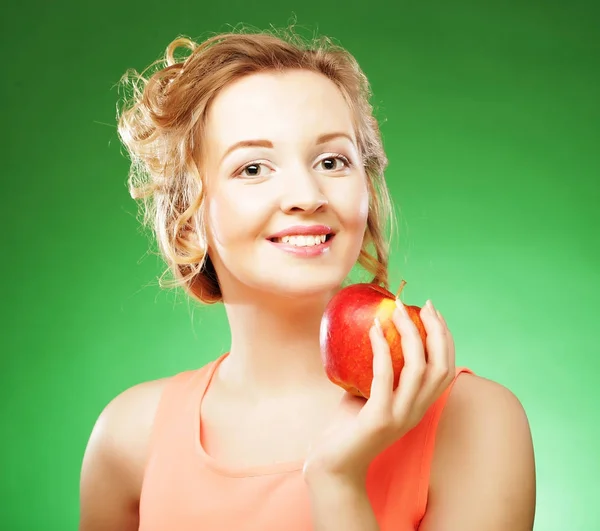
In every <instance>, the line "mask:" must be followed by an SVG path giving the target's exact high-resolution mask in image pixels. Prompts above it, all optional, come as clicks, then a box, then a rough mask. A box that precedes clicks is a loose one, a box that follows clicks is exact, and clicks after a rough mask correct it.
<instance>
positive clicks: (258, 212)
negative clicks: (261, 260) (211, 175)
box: [206, 190, 265, 251]
mask: <svg viewBox="0 0 600 531" xmlns="http://www.w3.org/2000/svg"><path fill="white" fill-rule="evenodd" d="M234 192H235V191H232V190H222V191H219V192H218V193H216V194H214V195H212V196H210V197H209V198H207V203H206V227H207V234H208V242H209V245H210V246H211V247H213V248H215V249H216V250H217V251H219V250H223V251H225V250H227V251H229V250H230V248H232V246H237V245H239V244H240V243H242V242H244V241H246V242H250V241H253V240H254V239H255V238H256V237H257V235H258V234H259V233H260V230H261V228H262V227H263V224H264V220H263V217H264V210H265V209H264V205H262V207H263V208H261V204H260V201H248V198H247V196H246V195H245V194H243V193H242V194H239V193H237V194H236V193H234Z"/></svg>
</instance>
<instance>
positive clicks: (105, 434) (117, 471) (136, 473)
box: [79, 378, 170, 531]
mask: <svg viewBox="0 0 600 531" xmlns="http://www.w3.org/2000/svg"><path fill="white" fill-rule="evenodd" d="M169 380H170V378H162V379H158V380H152V381H148V382H143V383H140V384H136V385H134V386H132V387H130V388H128V389H126V390H125V391H123V392H121V393H119V394H118V395H117V396H115V397H114V398H113V399H112V400H110V402H108V404H107V405H106V406H105V407H104V409H103V410H102V412H101V413H100V415H99V416H98V419H97V420H96V422H95V424H94V427H93V429H92V432H91V434H90V437H89V440H88V443H87V446H86V449H85V454H84V457H83V463H82V467H81V483H80V505H81V507H80V513H81V516H80V527H79V529H80V530H85V531H87V530H90V531H91V530H94V531H95V530H103V529H116V528H118V529H137V504H138V502H139V495H140V491H141V485H142V479H143V474H144V468H145V464H146V459H147V456H148V449H149V443H150V436H151V433H152V426H153V423H154V417H155V414H156V411H157V408H158V404H159V402H160V397H161V396H162V392H163V389H164V387H165V385H166V383H167V382H168V381H169Z"/></svg>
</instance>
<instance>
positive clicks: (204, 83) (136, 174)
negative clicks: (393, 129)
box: [117, 29, 393, 304]
mask: <svg viewBox="0 0 600 531" xmlns="http://www.w3.org/2000/svg"><path fill="white" fill-rule="evenodd" d="M180 48H185V49H187V50H189V51H190V53H188V54H187V55H185V56H181V57H176V53H175V52H176V51H177V50H178V49H180ZM287 69H304V70H308V71H311V72H316V73H320V74H322V75H324V76H326V77H327V78H328V79H330V80H331V81H332V82H333V83H335V85H336V86H337V87H338V89H339V90H340V91H341V93H342V94H343V96H344V98H345V100H346V102H347V103H348V106H349V108H350V110H351V112H352V116H353V125H354V127H355V130H356V134H357V142H358V150H359V153H360V156H361V160H362V164H363V167H364V170H365V173H366V175H367V180H368V190H369V212H368V217H367V227H366V231H365V235H364V241H363V245H362V249H361V252H360V255H359V257H358V263H359V264H360V265H361V266H362V267H363V268H364V269H365V270H366V271H367V272H368V273H370V274H372V275H373V279H372V282H373V283H376V284H380V285H383V286H384V287H386V288H387V287H388V273H387V267H388V260H389V244H388V240H387V238H386V235H385V232H386V223H387V221H388V219H389V217H390V216H391V215H393V209H392V204H391V200H390V195H389V192H388V189H387V186H386V183H385V179H384V176H383V174H384V170H385V168H386V167H387V158H386V155H385V153H384V150H383V143H382V138H381V134H380V130H379V125H378V122H377V120H376V119H375V117H374V115H373V107H372V105H371V103H370V101H369V100H370V97H371V88H370V85H369V82H368V80H367V78H366V76H365V74H364V73H363V71H362V70H361V68H360V67H359V65H358V63H357V61H356V59H355V58H354V57H353V56H352V55H351V54H350V53H349V52H348V51H347V50H345V49H344V48H342V47H340V46H338V45H335V44H333V42H332V40H331V39H330V38H328V37H313V38H311V39H303V38H301V37H300V36H299V35H297V34H296V33H294V32H293V31H292V30H290V29H287V30H284V31H276V30H271V31H257V32H253V31H248V30H245V31H244V32H235V31H234V32H228V33H221V34H216V35H213V36H211V37H210V38H208V39H207V40H205V41H204V42H202V43H200V44H198V43H196V42H195V41H193V40H192V39H190V38H188V37H185V36H181V37H178V38H176V39H175V40H173V41H172V42H171V43H170V44H169V45H168V46H167V48H166V51H165V54H164V56H163V57H161V58H160V59H159V60H157V61H155V62H154V63H152V64H151V65H150V66H149V67H147V68H146V69H145V70H144V71H142V73H138V72H137V71H136V70H134V69H128V70H127V71H126V72H125V74H124V75H123V77H122V78H121V80H120V84H121V85H122V86H125V87H126V88H131V90H130V91H129V94H128V95H126V97H125V101H124V104H123V106H122V108H121V109H119V110H118V111H117V120H118V133H119V137H120V139H121V141H122V143H123V144H124V146H125V147H126V149H127V151H128V153H129V156H130V160H131V165H130V169H129V174H128V184H129V192H130V194H131V196H132V198H133V199H136V200H140V210H141V212H142V213H143V220H142V223H143V225H144V226H145V227H147V228H150V229H151V230H152V233H153V237H154V238H156V241H157V243H158V247H159V250H160V253H161V255H162V258H163V259H164V261H165V262H166V264H167V266H168V267H167V269H166V270H165V271H164V273H163V275H162V276H161V278H160V279H159V282H160V285H161V287H163V288H164V287H177V286H180V287H182V288H184V290H185V291H186V292H188V293H189V294H190V295H192V296H193V297H195V298H196V299H198V300H199V301H201V302H203V303H206V304H211V303H215V302H219V301H221V300H222V294H221V289H220V286H219V281H218V278H217V275H216V272H215V269H214V266H213V264H212V263H211V260H210V258H209V256H208V253H207V250H208V249H207V243H206V227H205V225H204V215H203V214H204V195H205V191H204V185H203V181H202V169H201V168H202V164H201V160H200V158H201V157H200V153H201V149H200V148H201V143H202V134H203V132H204V126H205V118H206V114H207V111H208V109H209V105H210V104H211V101H212V100H213V99H214V98H215V96H216V95H217V94H218V93H219V91H220V90H221V89H223V88H224V87H225V86H227V85H228V84H229V83H231V82H233V81H235V80H237V79H240V78H241V77H243V76H248V75H251V74H253V73H259V72H265V71H285V70H287ZM192 234H193V235H194V237H193V238H191V237H190V235H192ZM370 247H372V248H373V251H371V250H369V249H370ZM169 271H170V272H171V273H172V275H173V278H172V279H171V280H165V276H166V274H167V273H169Z"/></svg>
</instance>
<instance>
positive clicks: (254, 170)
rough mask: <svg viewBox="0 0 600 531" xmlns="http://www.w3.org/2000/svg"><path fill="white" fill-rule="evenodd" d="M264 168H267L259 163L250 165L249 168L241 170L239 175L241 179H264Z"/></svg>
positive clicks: (245, 167)
mask: <svg viewBox="0 0 600 531" xmlns="http://www.w3.org/2000/svg"><path fill="white" fill-rule="evenodd" d="M264 168H265V165H264V164H259V163H253V164H248V165H247V166H244V167H243V168H242V169H241V170H240V172H239V173H238V175H239V176H240V177H246V178H248V179H251V178H252V177H264V176H265V174H266V172H265V170H264Z"/></svg>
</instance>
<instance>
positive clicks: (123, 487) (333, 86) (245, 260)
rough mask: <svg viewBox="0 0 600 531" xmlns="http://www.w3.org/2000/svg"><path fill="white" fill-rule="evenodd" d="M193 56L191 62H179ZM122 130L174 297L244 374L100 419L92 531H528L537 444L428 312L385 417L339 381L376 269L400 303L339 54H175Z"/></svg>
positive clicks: (247, 39) (357, 93) (315, 49)
mask: <svg viewBox="0 0 600 531" xmlns="http://www.w3.org/2000/svg"><path fill="white" fill-rule="evenodd" d="M182 45H183V46H185V47H187V48H189V49H190V50H191V53H190V54H189V56H188V57H187V58H186V59H182V60H180V61H177V60H175V58H174V51H175V50H176V49H177V48H178V47H179V46H182ZM158 66H159V68H158V69H157V71H156V72H154V73H153V74H152V75H151V76H150V77H149V79H147V80H146V79H145V78H144V77H143V76H141V75H138V74H136V73H129V74H128V76H127V77H126V79H125V80H133V81H134V83H133V85H132V86H133V87H134V91H133V97H132V100H131V101H130V102H128V103H127V105H126V106H125V107H124V109H123V111H122V112H121V114H120V116H119V132H120V135H121V138H122V140H123V142H124V144H125V145H126V147H127V148H128V150H129V153H130V156H131V158H132V166H131V173H130V184H131V192H132V196H133V197H134V198H141V199H143V203H142V204H143V207H144V208H145V210H144V212H145V221H146V222H147V223H148V224H149V225H150V226H151V227H152V228H153V230H154V233H155V235H156V238H157V241H158V243H159V245H160V249H161V251H162V253H163V257H164V259H165V261H166V263H167V265H168V271H170V272H172V273H173V280H172V281H171V283H174V284H175V285H179V286H181V287H183V288H184V289H185V290H186V291H187V293H188V294H189V295H190V296H191V297H194V298H195V299H197V300H199V301H202V302H205V303H215V302H222V303H223V304H224V307H225V309H226V312H227V318H228V321H229V325H230V328H231V338H232V339H231V345H230V348H229V349H228V351H227V352H226V353H221V354H220V355H219V356H217V358H216V359H215V360H214V361H213V362H211V363H209V364H208V365H204V366H202V367H200V368H198V369H195V370H190V371H186V372H183V373H179V374H176V375H174V376H170V377H166V378H164V379H161V380H158V381H151V382H145V383H142V384H139V385H136V386H134V387H132V388H130V389H128V390H126V391H125V392H123V393H121V394H120V395H119V396H117V397H115V398H114V399H113V400H112V401H111V402H110V403H109V404H108V405H107V406H106V408H105V410H104V411H103V412H102V414H101V415H100V418H99V419H98V422H97V423H96V426H95V427H94V430H93V432H92V434H91V437H90V441H89V444H88V447H87V450H86V454H85V458H84V463H83V468H82V477H81V522H80V529H81V531H100V530H113V529H122V530H133V529H140V530H143V531H158V530H165V531H166V530H172V529H177V530H178V531H188V530H189V531H191V530H195V529H203V530H204V531H211V530H224V529H235V530H238V531H240V530H241V531H243V530H246V529H247V530H255V529H260V530H261V531H270V530H273V531H275V530H280V529H286V530H288V531H305V530H306V531H308V530H310V529H316V530H321V531H326V530H335V531H338V530H341V529H343V530H345V531H353V530H361V531H370V530H377V529H380V530H389V531H391V530H394V531H408V530H413V531H414V530H416V529H420V530H422V531H423V530H425V531H436V530H442V529H443V530H445V531H453V530H454V531H458V530H461V531H468V530H477V531H480V530H481V529H485V530H488V531H494V530H496V531H509V530H510V531H525V530H530V529H531V528H532V524H533V513H534V500H535V478H534V461H533V451H532V445H531V436H530V431H529V426H528V422H527V418H526V416H525V414H524V412H523V410H522V407H521V405H520V403H519V402H518V400H516V398H515V397H514V395H512V393H510V392H509V391H508V390H507V389H505V388H504V387H502V386H500V385H498V384H495V383H493V382H491V381H489V380H486V379H484V378H480V377H478V376H476V375H474V374H473V373H472V371H470V370H469V369H467V368H460V367H459V368H457V367H456V366H455V347H454V341H453V338H452V334H451V333H450V331H449V329H448V326H447V325H446V322H445V320H444V318H443V316H442V315H441V314H440V312H439V311H437V310H436V309H435V307H434V306H433V304H431V302H429V303H428V304H426V305H425V306H424V307H423V309H422V310H421V312H420V317H421V319H422V321H423V324H424V326H425V328H426V331H427V341H426V345H424V344H423V342H422V340H421V339H420V336H419V332H418V330H417V329H416V327H415V325H414V324H413V322H412V321H411V320H410V319H409V318H407V313H406V309H405V308H404V305H403V304H402V302H401V301H400V300H397V301H396V306H397V309H396V310H395V313H394V316H393V323H394V325H395V326H396V327H397V329H398V331H399V333H400V335H401V338H402V339H401V342H402V349H403V352H404V357H405V365H404V368H403V370H402V373H401V375H400V383H399V385H398V387H397V388H396V389H393V386H392V383H393V376H394V375H393V372H392V368H391V359H390V352H389V345H388V344H387V342H386V340H385V337H384V336H383V335H382V333H381V328H380V326H379V324H378V323H377V322H374V323H373V326H372V327H371V329H370V332H369V337H368V338H367V341H368V344H369V345H370V347H371V348H372V352H373V374H374V377H373V384H372V387H371V393H370V397H369V399H368V400H364V399H361V398H357V397H355V396H352V395H349V394H347V393H346V392H345V391H344V390H343V389H342V388H341V387H339V386H337V385H334V384H332V382H331V381H329V379H328V378H327V376H326V374H325V371H324V368H323V364H322V360H321V354H320V347H319V329H320V323H321V317H322V315H323V311H324V309H325V307H326V305H327V303H328V302H329V301H330V300H331V298H332V297H333V295H334V294H335V293H337V292H338V291H339V290H340V289H341V286H342V285H343V283H344V282H345V281H346V280H347V277H348V274H349V273H350V270H351V269H352V267H353V266H354V265H355V264H356V263H357V262H358V263H360V264H362V266H363V267H364V268H365V269H366V270H367V271H369V272H370V273H371V274H372V276H373V280H372V282H373V283H374V284H377V285H381V286H384V287H387V264H388V244H387V242H386V239H385V236H384V235H385V232H386V220H387V218H388V214H389V212H390V201H389V196H388V192H387V188H386V186H385V181H384V179H383V172H384V169H385V167H386V164H387V160H386V157H385V154H384V152H383V148H382V141H381V137H380V134H379V129H378V126H377V121H376V120H375V118H374V117H373V114H372V109H371V106H370V104H369V85H368V82H367V79H366V77H365V76H364V74H363V72H362V71H361V70H360V68H359V66H358V64H357V63H356V61H355V60H354V58H353V57H352V56H351V55H350V54H349V53H348V52H347V51H345V50H343V49H340V48H339V47H335V46H333V45H331V43H329V42H328V41H327V40H326V39H322V40H320V41H317V42H311V43H302V42H300V40H299V38H298V37H296V36H293V35H281V36H278V35H275V34H273V33H255V34H253V33H242V34H233V33H232V34H226V35H218V36H215V37H213V38H211V39H209V40H208V41H206V42H204V43H202V44H200V45H197V44H195V43H194V42H192V41H190V40H187V39H177V40H176V41H174V42H173V43H171V45H170V46H169V47H168V49H167V53H166V57H165V61H164V63H161V64H159V65H158Z"/></svg>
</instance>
